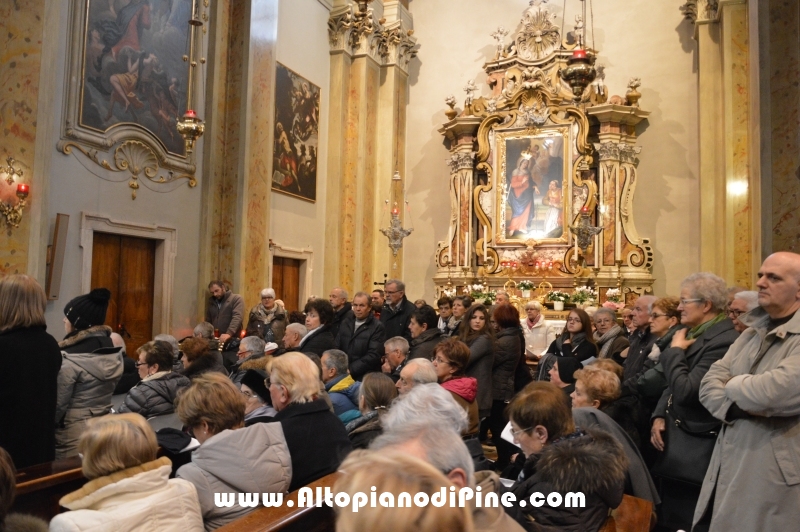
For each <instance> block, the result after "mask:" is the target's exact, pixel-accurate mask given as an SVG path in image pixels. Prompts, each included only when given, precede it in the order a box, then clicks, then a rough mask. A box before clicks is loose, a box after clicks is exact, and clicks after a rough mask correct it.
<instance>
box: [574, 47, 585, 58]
mask: <svg viewBox="0 0 800 532" xmlns="http://www.w3.org/2000/svg"><path fill="white" fill-rule="evenodd" d="M572 58H573V59H586V50H584V49H583V48H576V49H575V50H573V51H572Z"/></svg>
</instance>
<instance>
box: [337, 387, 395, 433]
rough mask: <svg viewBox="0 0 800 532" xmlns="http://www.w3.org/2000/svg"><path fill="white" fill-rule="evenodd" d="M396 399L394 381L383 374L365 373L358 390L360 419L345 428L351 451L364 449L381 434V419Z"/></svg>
mask: <svg viewBox="0 0 800 532" xmlns="http://www.w3.org/2000/svg"><path fill="white" fill-rule="evenodd" d="M395 397H397V388H395V385H394V381H393V380H392V379H391V378H389V377H388V376H386V375H384V374H383V373H367V374H366V375H365V376H364V380H363V381H362V382H361V387H360V388H359V390H358V409H359V411H361V417H359V418H356V419H354V420H353V421H351V422H350V423H348V424H347V425H346V426H345V430H347V435H348V437H349V438H350V443H352V444H353V449H366V448H367V447H369V444H370V443H372V440H374V439H375V438H377V437H378V436H380V435H381V432H383V428H382V427H381V418H382V417H383V416H384V415H386V413H387V412H388V411H389V405H391V404H392V401H394V398H395Z"/></svg>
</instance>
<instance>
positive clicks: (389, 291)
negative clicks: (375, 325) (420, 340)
mask: <svg viewBox="0 0 800 532" xmlns="http://www.w3.org/2000/svg"><path fill="white" fill-rule="evenodd" d="M385 294H386V303H385V304H384V305H383V310H381V323H383V326H384V328H385V329H386V337H387V338H393V337H395V336H402V337H403V338H405V339H406V340H409V341H411V331H409V330H408V324H409V323H410V322H411V314H412V313H413V312H414V311H415V310H417V307H415V306H414V303H412V302H411V301H409V300H408V298H406V285H405V283H403V281H400V280H398V279H389V280H388V281H386V292H385Z"/></svg>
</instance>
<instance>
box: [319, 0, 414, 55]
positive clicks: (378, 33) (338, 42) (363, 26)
mask: <svg viewBox="0 0 800 532" xmlns="http://www.w3.org/2000/svg"><path fill="white" fill-rule="evenodd" d="M384 24H385V19H380V20H376V19H375V14H374V12H373V10H372V8H370V7H367V6H366V5H364V6H363V8H362V7H358V6H357V5H355V4H348V5H345V6H340V7H337V8H335V9H333V10H332V11H331V16H330V18H329V19H328V39H329V43H330V46H331V51H332V52H345V53H347V54H350V55H351V56H362V55H369V56H370V57H372V58H373V59H374V60H375V61H377V62H379V63H381V64H382V65H396V66H398V67H400V68H401V69H403V70H406V69H407V68H408V64H409V62H410V61H411V60H412V59H413V58H414V57H416V56H417V51H418V50H419V45H418V44H417V40H416V38H414V37H412V35H413V34H414V30H412V29H409V28H407V27H406V26H405V24H404V23H403V22H402V20H396V21H394V22H392V23H390V24H388V25H386V26H384Z"/></svg>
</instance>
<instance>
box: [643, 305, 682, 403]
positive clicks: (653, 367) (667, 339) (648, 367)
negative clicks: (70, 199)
mask: <svg viewBox="0 0 800 532" xmlns="http://www.w3.org/2000/svg"><path fill="white" fill-rule="evenodd" d="M679 306H680V301H679V300H678V298H676V297H663V298H661V299H657V300H655V301H654V302H653V305H652V308H653V310H652V311H651V313H650V332H651V333H653V335H655V337H656V338H657V340H656V342H655V343H654V344H653V347H652V348H651V349H650V353H648V355H647V360H645V362H644V369H645V371H644V373H642V375H641V376H640V377H639V379H638V380H637V382H636V393H637V394H638V395H639V397H641V398H643V399H644V400H645V401H646V402H647V403H649V406H650V410H651V411H652V410H653V408H655V405H656V403H657V402H658V400H659V399H661V395H662V394H663V393H664V390H665V389H666V387H667V385H668V383H667V378H666V377H665V376H664V368H663V366H662V365H661V364H660V363H659V358H661V353H662V352H663V351H665V350H666V349H668V348H669V346H670V345H671V344H672V337H673V336H675V333H676V332H677V331H678V330H680V329H684V328H685V326H684V325H681V311H680V310H678V307H679Z"/></svg>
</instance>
